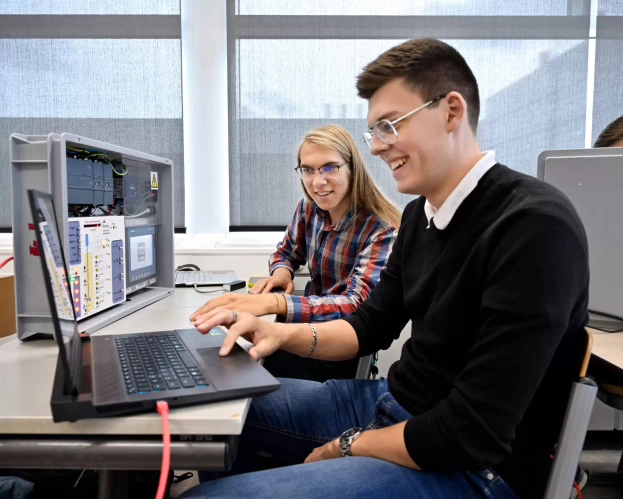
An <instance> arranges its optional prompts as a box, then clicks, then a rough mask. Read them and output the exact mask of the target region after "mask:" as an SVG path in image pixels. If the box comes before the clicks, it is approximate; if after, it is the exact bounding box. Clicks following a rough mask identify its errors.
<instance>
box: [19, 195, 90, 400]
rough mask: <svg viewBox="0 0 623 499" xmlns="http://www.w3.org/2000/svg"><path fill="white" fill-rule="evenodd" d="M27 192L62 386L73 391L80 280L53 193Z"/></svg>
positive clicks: (76, 373) (77, 354)
mask: <svg viewBox="0 0 623 499" xmlns="http://www.w3.org/2000/svg"><path fill="white" fill-rule="evenodd" d="M28 195H29V198H30V205H31V211H32V216H33V221H34V224H35V227H36V234H37V242H38V245H39V255H40V256H39V258H40V259H41V266H42V270H43V276H44V279H45V280H46V282H45V285H46V290H47V294H48V302H49V305H50V313H51V316H52V321H53V325H52V326H53V328H52V329H53V331H54V337H55V339H56V342H57V344H58V346H59V350H60V351H59V355H60V357H61V362H62V363H63V369H64V371H65V381H66V383H65V387H66V388H67V389H68V390H69V391H74V390H75V389H76V388H77V386H76V385H77V383H78V379H77V377H78V376H79V372H80V368H81V355H80V354H81V344H80V333H79V331H78V324H77V322H76V319H75V313H74V298H73V294H74V293H79V292H80V287H79V284H80V283H79V281H78V279H77V278H76V279H74V277H73V276H70V275H68V272H67V265H66V264H65V256H64V253H63V246H62V244H61V237H60V231H59V228H58V224H57V219H56V212H55V210H54V203H53V201H52V196H50V195H49V194H45V193H43V192H38V191H32V190H31V191H28ZM75 301H77V302H79V300H75ZM76 364H78V365H76Z"/></svg>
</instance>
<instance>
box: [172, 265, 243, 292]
mask: <svg viewBox="0 0 623 499" xmlns="http://www.w3.org/2000/svg"><path fill="white" fill-rule="evenodd" d="M190 268H193V269H195V270H190ZM237 280H238V277H236V273H235V272H234V271H233V270H199V267H197V266H196V265H182V266H181V267H178V268H177V269H176V270H175V286H177V287H184V286H191V287H193V286H222V285H223V284H228V283H230V282H233V281H237Z"/></svg>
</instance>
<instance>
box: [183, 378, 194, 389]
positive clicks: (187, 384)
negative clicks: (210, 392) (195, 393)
mask: <svg viewBox="0 0 623 499" xmlns="http://www.w3.org/2000/svg"><path fill="white" fill-rule="evenodd" d="M180 383H182V386H183V387H184V388H190V387H192V386H195V382H194V381H193V379H192V378H191V377H190V376H184V377H181V378H180Z"/></svg>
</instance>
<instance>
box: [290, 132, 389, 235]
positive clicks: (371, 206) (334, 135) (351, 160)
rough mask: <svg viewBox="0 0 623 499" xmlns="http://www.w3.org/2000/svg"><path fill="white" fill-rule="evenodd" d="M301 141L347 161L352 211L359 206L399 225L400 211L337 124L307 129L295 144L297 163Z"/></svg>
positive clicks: (348, 137) (386, 221)
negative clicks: (333, 152) (376, 182)
mask: <svg viewBox="0 0 623 499" xmlns="http://www.w3.org/2000/svg"><path fill="white" fill-rule="evenodd" d="M305 142H311V143H312V144H314V145H317V146H319V147H324V148H326V149H331V150H332V151H336V152H337V153H338V154H339V155H340V156H342V157H343V158H344V160H345V161H347V162H348V167H349V168H350V174H351V175H350V188H349V195H350V203H351V208H353V209H354V210H355V211H356V210H357V209H358V208H363V209H365V210H368V211H369V212H370V213H372V214H373V215H374V216H375V217H376V218H378V219H379V220H381V221H383V222H385V223H387V224H389V225H391V226H392V227H398V226H399V225H400V216H401V214H400V210H399V209H398V207H397V206H396V205H395V204H394V203H392V202H391V201H390V200H389V199H387V198H386V197H385V195H384V194H383V193H382V192H381V190H380V189H379V188H378V187H377V186H376V184H375V183H374V180H372V177H371V176H370V172H368V168H367V167H366V164H365V163H364V161H363V158H362V157H361V153H360V152H359V149H358V148H357V145H356V144H355V140H354V139H353V137H352V136H351V134H350V133H348V132H347V131H346V130H344V129H343V128H342V127H340V126H337V125H325V126H321V127H320V128H316V129H314V130H311V131H310V132H307V134H306V135H305V138H304V139H303V141H302V142H301V144H300V145H299V149H298V152H297V162H298V165H299V166H300V165H301V147H302V146H303V144H304V143H305ZM301 185H303V191H304V192H305V197H306V198H307V199H308V200H310V201H312V198H311V196H310V195H309V193H308V192H307V189H305V185H304V184H303V181H302V180H301Z"/></svg>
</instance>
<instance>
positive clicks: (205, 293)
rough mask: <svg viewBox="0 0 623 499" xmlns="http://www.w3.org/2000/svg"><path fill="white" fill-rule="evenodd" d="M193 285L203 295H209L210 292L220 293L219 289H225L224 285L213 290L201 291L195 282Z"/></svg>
mask: <svg viewBox="0 0 623 499" xmlns="http://www.w3.org/2000/svg"><path fill="white" fill-rule="evenodd" d="M193 287H194V288H195V291H196V292H197V293H201V294H202V295H207V294H208V293H218V292H219V291H223V287H221V288H219V289H213V290H212V291H199V289H198V288H197V285H196V284H193Z"/></svg>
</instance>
